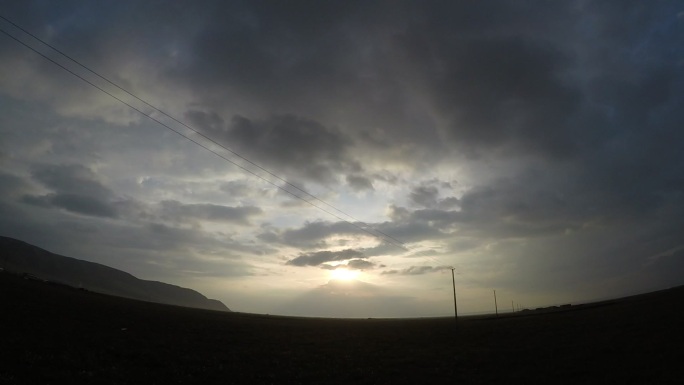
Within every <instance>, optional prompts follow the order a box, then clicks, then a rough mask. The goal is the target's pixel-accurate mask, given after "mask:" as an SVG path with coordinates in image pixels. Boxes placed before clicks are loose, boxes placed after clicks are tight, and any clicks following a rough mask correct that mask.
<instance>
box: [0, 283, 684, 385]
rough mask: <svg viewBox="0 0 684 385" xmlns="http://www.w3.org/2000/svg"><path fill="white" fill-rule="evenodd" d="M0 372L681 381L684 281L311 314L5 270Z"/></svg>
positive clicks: (271, 379)
mask: <svg viewBox="0 0 684 385" xmlns="http://www.w3.org/2000/svg"><path fill="white" fill-rule="evenodd" d="M0 299H2V306H3V312H2V316H1V317H0V327H2V329H1V330H2V331H3V333H4V336H3V338H2V341H3V342H2V346H1V351H0V358H1V360H0V384H27V383H36V384H57V383H60V384H61V383H70V384H77V383H84V384H85V383H99V384H188V383H202V384H213V383H216V384H218V383H221V384H227V383H228V384H231V383H232V384H242V383H244V384H322V383H330V384H334V383H339V384H350V383H354V384H416V383H437V382H439V383H443V382H445V381H448V382H452V383H457V384H463V383H469V384H470V383H494V382H501V381H506V382H507V383H542V382H544V383H547V382H551V383H568V384H570V383H572V384H576V383H586V382H590V383H599V382H600V383H639V384H646V383H658V384H662V383H679V382H680V381H681V379H680V374H679V367H680V365H681V364H680V361H681V360H680V358H679V354H678V353H679V352H680V351H681V350H682V346H684V345H683V343H684V333H683V332H682V330H681V324H682V319H683V318H682V316H684V307H683V306H682V305H684V289H682V288H678V289H673V290H669V291H664V292H659V293H654V294H650V295H644V296H638V297H633V298H628V299H623V300H619V301H611V302H606V303H602V304H600V305H594V306H583V307H573V308H572V309H570V310H563V311H557V312H546V313H538V314H529V315H520V313H518V314H519V315H518V316H508V317H499V318H492V317H479V318H469V319H461V320H459V322H458V323H456V322H454V320H453V319H450V318H431V319H389V320H382V319H372V320H358V319H356V320H343V319H307V318H294V317H277V316H262V315H252V314H242V313H222V312H214V311H205V310H195V309H186V308H180V307H174V306H166V305H157V304H151V303H145V302H139V301H133V300H127V299H122V298H116V297H109V296H105V295H99V294H95V293H91V292H86V291H82V290H77V289H73V288H69V287H66V286H60V285H54V284H49V283H44V282H38V281H34V280H26V279H22V278H21V277H17V276H13V275H10V274H7V273H4V274H0Z"/></svg>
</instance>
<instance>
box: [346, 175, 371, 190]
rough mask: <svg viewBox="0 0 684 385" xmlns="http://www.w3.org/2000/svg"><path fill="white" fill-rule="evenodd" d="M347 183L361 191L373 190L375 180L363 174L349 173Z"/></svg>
mask: <svg viewBox="0 0 684 385" xmlns="http://www.w3.org/2000/svg"><path fill="white" fill-rule="evenodd" d="M347 184H348V185H349V187H351V188H352V189H353V190H354V191H357V192H360V191H364V190H373V182H371V180H370V179H368V178H366V177H365V176H361V175H347Z"/></svg>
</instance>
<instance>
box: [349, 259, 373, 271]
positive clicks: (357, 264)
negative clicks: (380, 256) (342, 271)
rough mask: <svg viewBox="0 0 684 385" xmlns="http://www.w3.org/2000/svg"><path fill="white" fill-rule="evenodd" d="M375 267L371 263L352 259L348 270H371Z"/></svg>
mask: <svg viewBox="0 0 684 385" xmlns="http://www.w3.org/2000/svg"><path fill="white" fill-rule="evenodd" d="M374 267H375V264H374V263H373V262H370V261H365V260H363V259H352V260H351V261H349V262H347V268H349V269H353V270H369V269H372V268H374Z"/></svg>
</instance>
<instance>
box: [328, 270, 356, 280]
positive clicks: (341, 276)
mask: <svg viewBox="0 0 684 385" xmlns="http://www.w3.org/2000/svg"><path fill="white" fill-rule="evenodd" d="M358 276H359V272H358V271H357V270H349V269H335V270H331V271H330V278H332V279H336V280H339V281H351V280H354V279H356V277H358Z"/></svg>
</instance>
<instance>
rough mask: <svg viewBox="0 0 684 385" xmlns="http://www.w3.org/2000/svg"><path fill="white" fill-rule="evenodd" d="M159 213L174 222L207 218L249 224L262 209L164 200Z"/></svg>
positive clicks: (208, 219) (163, 217)
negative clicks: (251, 218)
mask: <svg viewBox="0 0 684 385" xmlns="http://www.w3.org/2000/svg"><path fill="white" fill-rule="evenodd" d="M159 205H160V212H159V215H160V217H161V218H162V219H164V220H167V221H173V222H182V221H184V220H207V221H215V222H229V223H235V224H240V225H249V219H250V217H253V216H256V215H259V214H261V213H262V210H261V209H260V208H258V207H254V206H240V207H230V206H222V205H215V204H209V203H203V204H185V203H182V202H178V201H171V200H167V201H162V202H161V203H160V204H159Z"/></svg>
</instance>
